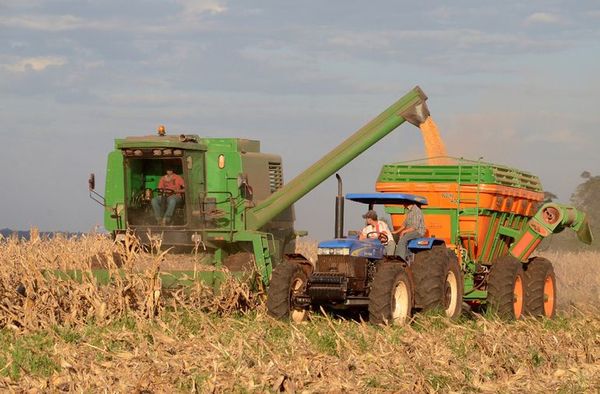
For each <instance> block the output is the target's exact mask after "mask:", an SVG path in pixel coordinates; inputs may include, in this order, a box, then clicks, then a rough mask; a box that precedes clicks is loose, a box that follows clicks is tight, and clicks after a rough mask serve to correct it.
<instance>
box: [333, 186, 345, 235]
mask: <svg viewBox="0 0 600 394" xmlns="http://www.w3.org/2000/svg"><path fill="white" fill-rule="evenodd" d="M335 177H336V178H337V181H338V194H337V196H335V236H334V238H336V239H337V238H344V195H343V194H342V177H340V175H339V174H335Z"/></svg>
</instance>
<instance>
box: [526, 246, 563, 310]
mask: <svg viewBox="0 0 600 394" xmlns="http://www.w3.org/2000/svg"><path fill="white" fill-rule="evenodd" d="M524 271H525V276H524V279H525V295H526V297H525V313H527V314H528V315H531V316H535V317H540V316H544V317H547V318H549V319H550V318H552V317H554V315H555V313H556V276H555V275H554V268H553V267H552V263H551V262H550V261H548V260H546V259H544V258H542V257H534V258H533V259H531V260H530V261H529V263H528V264H526V265H525V269H524Z"/></svg>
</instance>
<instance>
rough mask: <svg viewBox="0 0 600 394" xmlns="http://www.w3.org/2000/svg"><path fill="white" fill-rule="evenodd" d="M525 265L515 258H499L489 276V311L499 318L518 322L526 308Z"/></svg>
mask: <svg viewBox="0 0 600 394" xmlns="http://www.w3.org/2000/svg"><path fill="white" fill-rule="evenodd" d="M524 282H525V281H524V273H523V264H521V262H520V261H519V260H518V259H516V258H515V257H513V256H502V257H500V258H498V259H497V260H496V261H495V262H494V264H493V265H492V268H491V269H490V274H489V276H488V299H487V304H488V310H489V311H491V312H492V313H496V314H497V315H498V316H499V317H501V318H504V319H509V320H518V319H520V318H521V317H522V316H523V312H524V309H525V308H524V306H525V299H526V294H525V283H524Z"/></svg>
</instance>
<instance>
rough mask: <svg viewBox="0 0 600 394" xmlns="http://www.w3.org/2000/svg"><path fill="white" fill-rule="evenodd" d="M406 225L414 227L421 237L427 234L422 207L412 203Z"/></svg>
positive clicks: (407, 214) (405, 221) (405, 220)
mask: <svg viewBox="0 0 600 394" xmlns="http://www.w3.org/2000/svg"><path fill="white" fill-rule="evenodd" d="M404 227H406V228H409V227H412V228H414V229H415V231H416V232H418V233H419V234H420V235H421V237H423V236H425V222H424V220H423V212H421V208H419V207H418V206H417V205H412V206H411V207H409V208H408V212H407V213H406V218H405V219H404Z"/></svg>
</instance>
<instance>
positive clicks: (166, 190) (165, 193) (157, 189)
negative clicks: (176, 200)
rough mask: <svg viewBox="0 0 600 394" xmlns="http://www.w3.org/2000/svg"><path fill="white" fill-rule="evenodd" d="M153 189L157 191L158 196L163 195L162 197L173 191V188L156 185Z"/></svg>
mask: <svg viewBox="0 0 600 394" xmlns="http://www.w3.org/2000/svg"><path fill="white" fill-rule="evenodd" d="M154 191H155V192H156V193H158V195H159V196H164V197H169V196H171V195H173V194H174V193H175V190H172V189H162V188H160V187H157V188H156V189H154Z"/></svg>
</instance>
